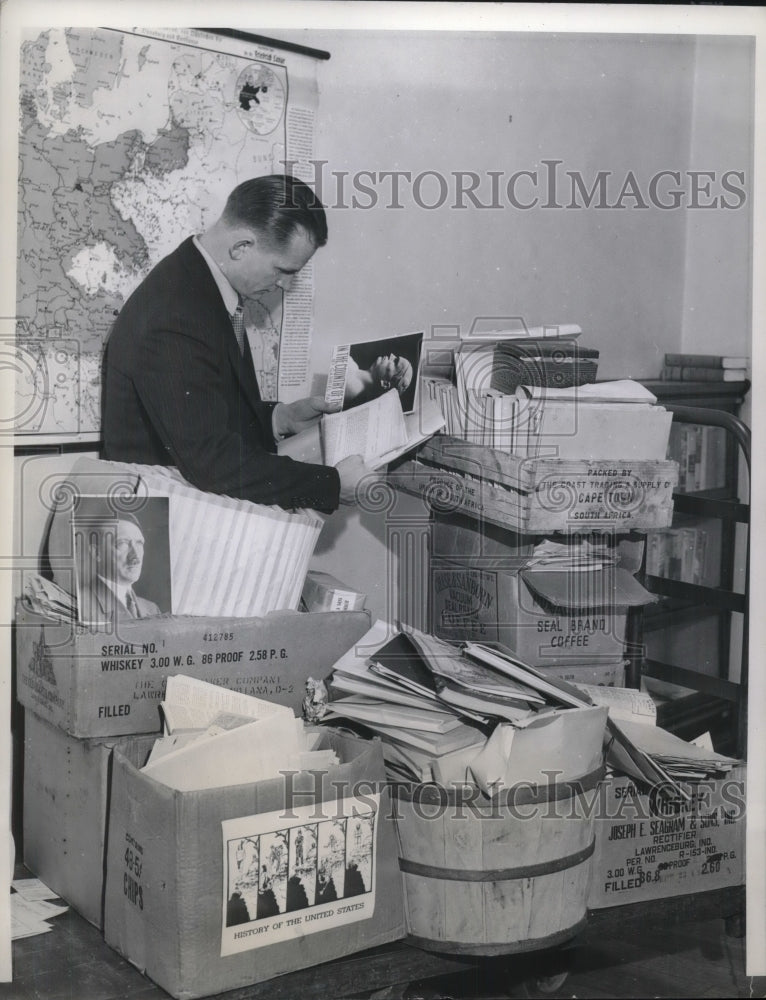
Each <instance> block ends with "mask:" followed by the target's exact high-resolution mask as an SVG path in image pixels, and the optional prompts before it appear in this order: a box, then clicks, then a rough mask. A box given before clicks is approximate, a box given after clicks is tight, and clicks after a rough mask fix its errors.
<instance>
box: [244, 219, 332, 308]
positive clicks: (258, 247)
mask: <svg viewBox="0 0 766 1000" xmlns="http://www.w3.org/2000/svg"><path fill="white" fill-rule="evenodd" d="M315 250H316V247H315V246H314V244H313V243H312V241H311V240H310V239H309V237H308V235H307V234H306V231H305V230H304V229H302V228H298V229H296V230H295V232H294V233H293V235H292V237H291V238H290V240H289V241H288V242H287V243H286V244H285V246H284V247H281V248H278V247H272V246H270V245H269V244H268V243H267V242H266V241H265V240H264V239H263V237H260V236H259V235H258V234H257V233H254V232H248V233H247V235H246V237H245V238H243V239H240V240H238V241H237V243H236V245H235V246H234V247H233V248H232V264H231V266H230V269H229V273H228V275H227V277H228V278H229V281H230V282H231V284H232V286H233V287H234V288H235V289H236V290H237V291H238V292H239V294H240V295H242V296H243V297H244V298H246V299H247V298H252V297H253V296H254V295H257V294H258V293H259V292H270V291H274V290H275V289H277V288H281V289H283V291H285V292H289V291H290V289H291V288H292V284H293V279H294V278H295V275H296V274H297V273H298V272H299V271H300V270H301V269H302V268H303V267H305V266H306V264H307V263H308V261H309V260H310V259H311V257H312V256H313V254H314V251H315Z"/></svg>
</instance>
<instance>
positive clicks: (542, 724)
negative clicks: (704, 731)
mask: <svg viewBox="0 0 766 1000" xmlns="http://www.w3.org/2000/svg"><path fill="white" fill-rule="evenodd" d="M330 687H331V689H332V694H333V700H332V701H331V702H330V704H329V711H328V713H327V714H326V715H325V717H324V719H323V721H330V722H336V723H337V721H338V720H347V721H348V722H351V723H353V724H355V725H356V726H361V727H362V729H363V732H365V733H368V734H373V735H376V736H379V737H380V739H381V741H382V743H383V755H384V757H385V759H386V763H387V766H388V769H389V776H390V777H392V778H405V779H407V780H415V781H436V782H438V783H440V784H444V785H449V784H451V783H453V782H465V781H469V782H473V783H475V784H477V785H478V786H479V787H480V788H481V789H482V791H484V792H485V793H486V794H494V792H495V791H497V790H498V788H499V787H501V786H502V785H505V786H506V787H509V786H511V785H513V784H514V783H516V782H519V781H533V782H534V781H536V780H537V779H538V777H540V776H541V775H543V776H544V775H546V774H548V773H550V772H551V771H554V772H556V774H557V775H558V776H559V778H560V780H568V779H573V778H577V777H582V776H583V775H585V774H588V773H590V772H591V771H593V770H595V769H596V768H598V767H599V766H600V762H601V761H602V760H603V754H604V752H606V759H607V763H608V764H609V765H610V766H611V768H612V769H613V770H615V771H619V772H621V773H625V774H628V775H629V776H630V777H632V778H634V779H635V780H638V781H641V782H644V783H646V784H649V785H660V786H662V787H663V788H666V789H667V790H668V791H669V792H670V791H675V792H676V793H678V794H681V795H685V794H686V793H685V792H684V791H683V790H682V789H681V788H680V786H678V785H677V782H678V781H679V780H683V779H689V780H692V779H694V778H695V777H704V776H707V775H708V774H710V773H712V770H710V769H711V768H715V769H722V768H723V769H726V768H729V767H731V766H733V765H734V763H735V762H734V761H732V760H730V759H729V758H724V757H722V756H721V755H718V754H715V753H713V752H712V751H703V750H700V749H699V748H697V747H694V746H692V745H691V744H688V743H686V742H685V741H683V740H680V739H678V738H677V737H674V736H672V735H671V734H670V733H665V732H664V731H663V730H660V729H658V728H657V725H656V721H657V714H656V708H655V705H654V702H653V700H652V698H651V697H650V696H649V695H648V694H646V693H643V692H640V691H634V690H632V689H627V688H609V687H596V686H588V685H575V684H568V683H566V682H564V681H561V680H558V679H555V678H551V677H548V676H546V675H545V674H544V673H543V672H542V671H540V670H535V669H534V668H532V667H530V666H528V665H527V664H525V663H523V662H522V661H521V660H520V659H518V658H517V657H515V656H513V655H512V654H511V653H510V652H509V651H508V650H506V649H505V648H503V647H500V646H498V645H485V644H482V643H475V642H465V643H461V644H459V645H453V644H451V643H448V642H445V641H443V640H441V639H438V638H436V637H434V636H432V635H428V634H426V633H424V632H421V631H419V630H417V629H414V628H411V627H409V626H406V627H401V628H399V627H395V626H394V625H392V624H390V623H388V622H384V621H377V622H376V623H375V625H374V626H373V627H372V629H370V631H369V632H368V633H367V634H366V635H365V636H363V637H362V639H360V641H359V642H358V643H357V645H356V646H355V647H354V648H353V649H351V650H349V651H348V652H347V653H346V654H344V656H343V657H341V659H340V660H339V661H338V662H337V663H336V664H335V667H334V670H333V674H332V678H331V680H330ZM717 773H720V770H718V771H717ZM541 780H542V781H544V780H545V778H544V777H543V778H541Z"/></svg>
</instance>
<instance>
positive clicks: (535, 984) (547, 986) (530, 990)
mask: <svg viewBox="0 0 766 1000" xmlns="http://www.w3.org/2000/svg"><path fill="white" fill-rule="evenodd" d="M567 979H569V972H568V971H567V972H557V973H556V974H555V975H553V976H532V977H531V978H530V979H527V980H525V982H523V983H522V984H521V995H522V996H524V997H555V996H557V995H558V993H559V991H560V990H561V989H562V988H563V986H564V984H565V983H566V981H567Z"/></svg>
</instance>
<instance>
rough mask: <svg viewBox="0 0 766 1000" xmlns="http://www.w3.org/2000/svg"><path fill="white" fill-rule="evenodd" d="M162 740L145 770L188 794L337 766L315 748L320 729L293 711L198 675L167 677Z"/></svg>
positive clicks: (326, 753) (326, 752)
mask: <svg viewBox="0 0 766 1000" xmlns="http://www.w3.org/2000/svg"><path fill="white" fill-rule="evenodd" d="M160 705H161V708H162V712H163V718H164V735H163V736H161V737H159V738H158V739H157V740H156V741H155V743H154V746H153V748H152V751H151V753H150V755H149V758H148V760H147V762H146V764H145V765H144V767H143V768H142V770H143V771H144V772H145V773H146V774H148V775H150V776H151V777H152V778H154V779H155V780H157V781H160V782H162V783H163V784H165V785H168V786H169V787H170V788H177V789H178V790H179V791H182V792H189V791H198V790H200V789H203V788H224V787H227V786H229V785H241V784H250V783H253V782H257V781H265V780H268V779H270V778H277V777H279V775H280V773H281V772H282V771H284V770H295V771H302V770H308V769H325V768H327V767H331V766H333V765H335V764H337V763H338V759H337V755H336V754H335V752H334V751H332V750H321V749H317V744H318V743H319V742H320V741H321V738H322V732H321V730H320V731H317V730H313V729H308V728H306V727H304V724H303V720H302V719H298V718H296V717H295V714H294V712H293V710H292V709H291V708H286V707H285V706H283V705H275V704H273V703H272V702H269V701H262V700H261V699H260V698H253V697H251V696H250V695H246V694H240V693H239V692H236V691H229V690H228V689H226V688H222V687H219V686H218V685H215V684H208V683H207V682H206V681H200V680H197V679H195V678H193V677H187V676H185V675H183V674H177V675H174V676H171V677H169V678H168V681H167V686H166V690H165V700H164V701H163V702H161V703H160Z"/></svg>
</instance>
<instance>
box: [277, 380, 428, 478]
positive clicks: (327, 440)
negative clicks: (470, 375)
mask: <svg viewBox="0 0 766 1000" xmlns="http://www.w3.org/2000/svg"><path fill="white" fill-rule="evenodd" d="M442 427H444V417H443V415H442V412H441V409H440V408H439V405H438V403H436V402H435V401H434V400H432V399H430V398H429V397H427V396H425V394H424V395H423V397H421V399H420V402H419V404H418V408H417V409H416V410H415V411H414V412H412V413H408V414H404V413H403V411H402V404H401V400H400V398H399V394H398V392H397V391H396V389H389V391H388V392H386V393H384V395H382V396H378V397H377V398H376V399H371V400H370V401H369V402H368V403H362V404H361V405H360V406H355V407H353V408H352V409H349V410H342V411H339V412H337V413H326V414H325V415H324V416H323V417H322V420H321V421H320V423H319V424H316V425H314V426H313V427H309V428H308V429H307V430H305V431H301V433H300V434H295V435H294V436H293V437H289V438H285V440H284V441H280V442H279V445H278V448H277V450H278V452H279V454H280V455H286V456H288V457H289V458H294V459H297V460H298V461H300V462H314V463H316V464H320V465H322V464H323V465H337V463H338V462H340V461H342V460H343V459H344V458H347V457H348V456H349V455H361V456H362V458H363V459H364V460H365V462H366V463H367V465H369V466H370V467H371V468H373V469H380V468H382V467H383V466H384V465H387V464H388V463H389V462H392V461H393V460H394V459H395V458H398V457H399V456H400V455H403V454H404V453H405V452H406V451H409V450H410V449H411V448H414V447H415V446H416V445H418V444H421V443H422V442H423V441H426V440H427V439H428V438H430V437H431V436H432V435H434V434H436V432H437V431H439V430H441V429H442Z"/></svg>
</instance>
